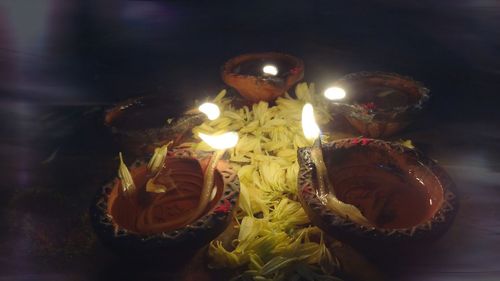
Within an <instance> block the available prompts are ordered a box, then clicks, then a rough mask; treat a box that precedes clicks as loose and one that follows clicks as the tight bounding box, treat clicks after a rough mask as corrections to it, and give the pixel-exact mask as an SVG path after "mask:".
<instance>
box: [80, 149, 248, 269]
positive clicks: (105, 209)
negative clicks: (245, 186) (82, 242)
mask: <svg viewBox="0 0 500 281" xmlns="http://www.w3.org/2000/svg"><path fill="white" fill-rule="evenodd" d="M209 157H210V154H207V153H203V154H201V153H198V152H197V153H196V154H195V153H194V152H191V151H188V150H178V151H175V153H174V154H173V155H170V156H169V158H168V159H167V161H166V162H165V169H164V170H163V171H162V172H161V174H160V176H159V177H158V179H157V181H156V182H157V183H166V184H168V183H172V182H173V183H174V184H175V186H176V188H175V189H172V190H169V191H167V193H150V192H146V191H145V189H144V188H145V187H144V185H145V183H146V179H147V177H146V173H147V170H146V166H147V163H146V162H144V161H136V162H135V163H134V164H133V165H132V167H130V171H131V174H132V177H133V178H134V182H135V184H136V185H137V187H138V189H139V191H138V192H136V194H134V196H131V198H128V197H124V196H123V195H121V192H120V188H121V183H120V180H119V179H118V178H115V179H114V180H113V181H111V182H109V183H107V184H106V185H104V186H103V187H102V188H100V189H99V190H98V192H97V195H96V197H95V199H94V201H93V203H92V205H91V210H90V214H91V221H92V224H93V226H94V230H95V232H96V234H97V236H98V237H99V238H100V240H101V241H102V242H103V243H104V244H105V245H106V246H108V247H109V248H110V249H111V250H113V251H114V252H116V253H118V254H120V256H122V257H127V258H132V259H134V258H140V259H143V258H157V257H161V258H162V260H163V261H164V260H169V261H170V260H173V261H174V262H175V261H179V260H183V259H184V258H189V257H190V256H191V255H193V254H194V253H195V252H196V251H197V250H198V249H200V248H201V247H202V246H204V245H207V244H208V243H209V242H210V241H211V240H213V239H214V238H215V237H217V236H218V235H219V234H220V233H222V232H223V231H224V230H225V228H226V227H227V226H228V225H229V223H230V221H231V218H232V212H233V210H234V208H235V205H236V203H237V199H238V194H239V181H238V178H237V176H236V173H235V171H233V170H232V169H231V168H230V167H229V165H228V164H227V162H225V161H224V160H221V161H219V164H218V165H217V168H216V171H215V174H214V190H215V191H214V192H213V193H212V196H213V197H212V199H211V200H210V203H209V204H208V206H207V208H206V210H205V211H204V212H203V214H202V215H201V216H200V217H198V218H197V219H195V220H194V221H192V222H190V223H188V224H186V223H184V224H182V223H180V224H176V225H170V226H167V227H164V226H161V224H162V223H164V222H169V221H171V220H175V219H176V218H178V217H179V216H182V215H184V214H185V213H189V212H191V211H192V210H193V209H195V208H196V207H197V204H198V200H199V196H200V192H201V188H202V186H203V171H204V169H205V168H206V166H207V164H208V159H209ZM151 206H154V207H152V208H151ZM148 208H149V209H148ZM148 210H149V211H150V212H151V216H150V217H149V219H148V221H145V220H144V219H145V218H146V217H148V215H149V213H148Z"/></svg>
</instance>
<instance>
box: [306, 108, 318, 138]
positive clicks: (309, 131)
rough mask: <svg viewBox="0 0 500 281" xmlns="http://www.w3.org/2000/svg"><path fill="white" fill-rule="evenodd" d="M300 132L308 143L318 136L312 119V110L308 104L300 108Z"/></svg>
mask: <svg viewBox="0 0 500 281" xmlns="http://www.w3.org/2000/svg"><path fill="white" fill-rule="evenodd" d="M302 130H303V131H304V136H305V137H306V139H308V140H310V141H314V140H315V139H316V138H317V137H318V136H319V134H320V130H319V127H318V124H316V120H315V119H314V109H313V106H312V105H311V104H310V103H306V104H305V105H304V107H303V108H302Z"/></svg>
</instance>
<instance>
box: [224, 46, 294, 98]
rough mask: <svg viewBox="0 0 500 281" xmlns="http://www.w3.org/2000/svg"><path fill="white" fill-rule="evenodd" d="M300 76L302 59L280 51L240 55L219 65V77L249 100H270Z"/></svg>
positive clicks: (280, 93)
mask: <svg viewBox="0 0 500 281" xmlns="http://www.w3.org/2000/svg"><path fill="white" fill-rule="evenodd" d="M266 66H268V67H270V68H271V69H270V71H266V70H265V69H264V68H265V67H266ZM303 77H304V63H303V62H302V60H300V59H298V58H296V57H294V56H291V55H287V54H281V53H257V54H244V55H240V56H237V57H235V58H232V59H230V60H228V61H227V62H226V63H225V64H224V66H223V68H222V80H224V82H225V83H226V84H227V85H229V86H231V87H233V88H235V89H236V90H237V91H238V92H239V93H240V94H241V95H242V96H243V97H244V98H245V99H247V100H249V101H250V102H259V101H273V100H275V99H276V98H277V97H279V96H281V95H282V94H283V93H285V92H286V91H287V90H288V89H290V87H291V86H292V85H294V84H295V83H297V82H298V81H299V80H301V79H302V78H303Z"/></svg>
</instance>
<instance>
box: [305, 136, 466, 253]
mask: <svg viewBox="0 0 500 281" xmlns="http://www.w3.org/2000/svg"><path fill="white" fill-rule="evenodd" d="M298 157H299V164H300V170H299V178H298V184H299V197H300V200H301V203H302V206H303V207H304V209H305V210H306V213H307V214H308V216H309V218H310V219H311V221H312V222H313V223H314V224H316V225H317V226H319V227H320V228H321V229H323V230H324V231H326V232H327V233H329V234H330V235H332V236H333V237H335V238H337V239H339V240H341V241H344V242H347V243H351V244H352V245H353V246H355V247H357V248H361V249H373V248H379V249H380V248H382V247H387V249H389V248H394V247H399V246H401V247H402V248H404V247H406V246H409V247H412V246H414V245H420V244H422V243H427V242H430V241H432V240H435V239H437V238H438V237H439V236H441V235H442V234H443V233H444V232H445V231H446V230H447V229H448V228H449V227H450V225H451V223H452V221H453V219H454V217H455V215H456V212H457V209H458V200H457V195H456V189H455V185H454V183H453V181H452V180H451V178H450V177H449V176H448V174H447V173H446V172H445V171H444V170H443V169H442V168H441V167H440V166H439V165H437V164H436V163H435V162H434V161H432V160H431V159H429V158H427V157H425V156H423V155H422V154H420V153H419V152H417V151H416V150H413V149H409V148H406V147H404V146H402V145H400V144H397V143H392V142H386V141H382V140H375V139H365V138H361V139H360V138H354V139H343V140H338V141H334V142H332V143H327V144H325V145H324V146H323V157H324V161H325V164H326V167H327V173H328V175H327V176H328V178H329V179H330V182H331V185H332V186H333V189H334V190H335V195H336V196H337V198H339V199H340V200H341V201H343V202H346V203H350V204H353V205H355V206H357V207H358V208H359V209H360V211H361V212H362V214H363V215H364V216H365V217H366V218H367V219H368V221H369V222H370V223H371V224H370V225H369V226H366V225H361V224H358V223H356V222H354V221H352V220H350V219H349V218H347V217H345V216H342V215H339V214H337V213H336V212H334V211H332V210H331V208H329V207H328V204H326V203H325V201H324V200H322V198H320V196H319V193H318V184H317V180H316V166H315V164H314V163H313V161H312V160H311V149H310V148H302V149H300V150H299V152H298ZM328 192H329V193H332V192H333V191H332V188H330V190H329V191H328Z"/></svg>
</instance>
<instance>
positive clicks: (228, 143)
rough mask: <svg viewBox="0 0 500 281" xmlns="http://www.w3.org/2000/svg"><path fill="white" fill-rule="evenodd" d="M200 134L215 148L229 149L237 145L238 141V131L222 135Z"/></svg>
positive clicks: (199, 134)
mask: <svg viewBox="0 0 500 281" xmlns="http://www.w3.org/2000/svg"><path fill="white" fill-rule="evenodd" d="M198 136H199V137H200V138H201V139H202V140H203V141H204V142H206V143H207V144H208V145H209V146H210V147H212V148H213V149H219V150H221V149H228V148H231V147H234V146H236V144H237V143H238V139H239V138H238V133H236V132H227V133H224V134H220V135H216V136H213V135H207V134H204V133H198Z"/></svg>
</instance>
